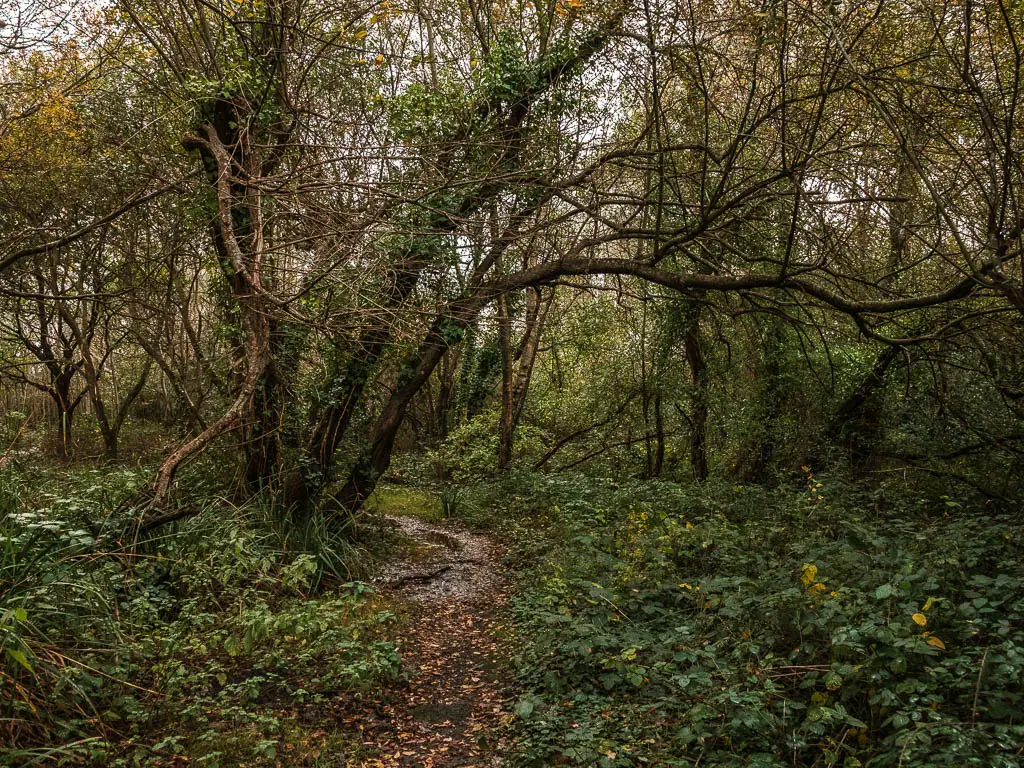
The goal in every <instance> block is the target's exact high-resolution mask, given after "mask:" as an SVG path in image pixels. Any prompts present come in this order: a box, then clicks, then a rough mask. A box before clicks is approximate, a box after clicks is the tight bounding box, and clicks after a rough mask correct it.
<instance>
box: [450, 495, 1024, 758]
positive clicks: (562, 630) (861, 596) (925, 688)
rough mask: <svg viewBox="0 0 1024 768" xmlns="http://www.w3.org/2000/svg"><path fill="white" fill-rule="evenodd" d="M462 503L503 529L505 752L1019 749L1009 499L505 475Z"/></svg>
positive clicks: (973, 754) (1023, 603) (1003, 754)
mask: <svg viewBox="0 0 1024 768" xmlns="http://www.w3.org/2000/svg"><path fill="white" fill-rule="evenodd" d="M466 505H467V506H466V510H467V511H466V514H467V515H468V516H469V517H470V519H474V520H476V521H477V523H478V524H481V525H496V526H498V528H499V529H500V530H502V531H503V532H504V534H505V535H506V536H508V537H509V538H510V540H511V541H512V542H513V550H512V552H513V554H512V562H513V563H514V565H515V568H516V571H517V582H518V584H519V585H520V591H519V593H518V596H517V597H516V600H515V608H516V610H515V613H516V618H517V620H518V632H517V636H516V637H517V642H518V643H521V646H519V647H517V648H516V649H515V651H514V654H515V660H516V664H517V667H518V670H519V674H520V679H521V684H522V686H523V690H524V693H522V695H521V697H520V698H519V699H518V701H517V703H516V706H515V711H516V713H517V715H519V718H520V721H519V725H518V730H519V733H520V741H519V753H518V756H517V759H516V761H515V762H514V764H516V765H528V766H547V765H561V764H564V765H580V766H590V765H598V766H609V767H610V766H635V765H659V766H692V765H707V766H737V767H738V766H764V767H765V768H768V767H769V766H772V767H775V766H778V768H783V766H791V765H808V766H809V765H820V766H845V767H846V768H852V767H853V766H893V765H905V766H922V767H923V766H968V765H975V766H986V768H996V767H997V766H1000V767H1005V768H1009V767H1010V766H1017V765H1019V764H1020V760H1021V754H1022V753H1021V749H1022V744H1024V720H1022V718H1021V713H1022V712H1024V686H1022V683H1024V559H1022V548H1024V538H1022V531H1021V528H1020V525H1019V518H1018V517H1017V516H1016V514H1013V515H1011V514H1008V513H1007V510H1000V509H999V507H993V506H991V505H989V506H985V505H979V506H977V507H972V506H971V505H970V504H964V503H961V502H958V501H955V500H953V499H950V498H949V497H948V496H941V495H940V496H935V495H923V494H922V493H921V492H920V491H917V492H914V491H912V490H911V489H908V488H906V487H904V486H903V484H902V483H900V482H898V481H893V482H892V483H890V484H886V485H883V486H881V487H877V488H864V487H858V486H856V485H851V484H849V483H847V482H844V481H842V480H838V479H836V480H834V481H833V480H831V479H828V480H824V481H818V480H815V479H814V478H813V476H810V479H809V482H808V487H807V488H802V489H801V488H799V487H798V486H791V487H781V488H778V489H774V490H766V489H764V488H753V487H749V486H737V485H733V484H729V483H725V482H714V483H710V484H708V485H706V486H704V487H700V488H695V487H688V488H680V487H679V486H675V485H671V484H668V483H664V482H615V481H609V480H599V479H587V478H579V477H576V478H570V477H545V476H536V475H525V476H518V477H516V478H514V479H510V480H508V481H507V482H505V483H503V484H501V485H499V486H497V487H490V486H488V487H476V488H475V489H473V491H472V492H471V493H470V494H469V496H468V497H467V501H466ZM476 505H478V506H476ZM474 510H475V511H474ZM1013 512H1014V513H1016V510H1013Z"/></svg>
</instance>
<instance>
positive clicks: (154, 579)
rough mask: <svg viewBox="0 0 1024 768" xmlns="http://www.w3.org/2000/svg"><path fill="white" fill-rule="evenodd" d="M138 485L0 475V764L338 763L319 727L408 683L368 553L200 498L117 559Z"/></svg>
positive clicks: (347, 538)
mask: <svg viewBox="0 0 1024 768" xmlns="http://www.w3.org/2000/svg"><path fill="white" fill-rule="evenodd" d="M146 477H148V474H147V473H146V472H144V471H140V470H132V469H110V468H106V469H96V470H88V469H78V470H71V471H60V472H56V471H51V472H49V473H48V474H45V475H42V474H34V473H28V472H24V473H21V474H17V473H13V472H7V473H5V474H4V475H2V477H0V764H6V765H18V766H22V765H33V764H40V765H41V764H46V765H53V764H66V765H81V764H86V765H104V766H107V765H109V766H118V765H125V766H129V765H133V766H134V765H179V764H180V765H184V764H189V765H202V766H234V765H241V764H245V765H253V766H258V765H267V766H271V765H277V764H279V763H280V761H281V759H282V756H284V755H285V754H287V755H290V757H289V760H291V761H293V762H291V763H289V764H304V765H321V764H322V765H327V764H335V762H323V761H322V760H323V759H324V758H323V756H324V755H328V754H332V755H333V758H332V759H333V760H334V761H337V760H338V759H343V757H339V755H344V750H345V748H346V747H345V744H346V738H347V737H346V736H345V734H343V733H338V732H335V731H334V730H333V728H332V727H331V725H330V724H331V723H336V722H338V719H337V718H336V717H333V716H332V715H330V714H329V713H328V714H327V715H324V712H328V710H329V709H330V708H332V707H334V706H336V704H337V702H338V701H339V699H340V698H341V697H343V696H344V695H346V694H348V693H351V692H356V691H361V690H367V689H371V688H374V687H377V686H380V685H381V684H383V683H384V682H386V681H388V680H391V679H394V678H395V677H396V676H397V675H398V674H399V671H400V659H399V656H398V654H397V651H396V646H395V644H394V643H393V642H392V640H391V639H390V636H391V634H392V625H393V623H394V621H395V617H394V615H393V614H392V613H391V612H390V611H389V610H388V609H387V606H385V605H383V603H382V602H381V601H380V600H379V599H378V598H377V597H376V596H375V595H374V594H373V592H372V591H371V590H370V589H368V588H367V587H366V586H365V585H364V584H362V583H361V582H359V581H356V580H355V579H354V578H353V576H358V575H359V571H358V570H353V569H354V568H355V569H357V568H358V566H359V563H360V558H361V557H363V558H364V559H365V558H366V557H367V553H366V552H365V551H364V547H365V543H360V540H359V537H358V535H357V534H356V532H353V531H352V530H343V528H344V526H341V527H339V526H338V525H333V524H330V523H328V522H326V521H322V520H321V521H316V520H304V521H295V520H291V521H287V520H282V519H280V517H279V515H277V514H276V513H275V512H274V511H273V510H270V509H268V508H265V507H264V506H262V505H248V506H243V507H238V506H235V505H233V504H231V503H230V502H228V501H227V500H224V499H217V498H216V497H208V498H207V500H206V501H203V502H201V503H202V505H203V506H202V510H201V511H200V513H199V514H198V515H195V516H193V517H190V518H188V519H186V520H183V521H180V522H177V523H175V524H174V525H172V526H168V527H165V528H162V529H159V530H158V531H157V532H156V533H155V534H154V535H153V536H151V537H150V538H148V539H147V540H145V541H142V542H139V543H138V544H137V545H136V546H135V547H134V548H126V547H124V546H123V544H122V542H120V541H119V540H118V538H117V536H116V535H115V534H116V533H118V532H120V531H122V530H124V528H125V526H126V524H127V522H128V520H127V518H126V517H125V514H127V513H125V512H124V511H120V510H119V508H118V501H119V499H121V498H124V496H125V494H126V493H129V492H130V491H131V490H132V489H133V488H135V487H138V485H139V484H141V483H142V482H144V481H145V478H146ZM185 479H186V480H189V479H190V478H185ZM194 481H195V485H196V486H198V487H199V491H200V492H202V490H203V489H202V487H201V486H202V478H200V477H196V478H194ZM285 532H287V533H285ZM342 564H344V567H342ZM325 722H326V723H327V724H328V725H327V726H325V725H324V723H325Z"/></svg>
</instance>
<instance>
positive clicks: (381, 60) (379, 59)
mask: <svg viewBox="0 0 1024 768" xmlns="http://www.w3.org/2000/svg"><path fill="white" fill-rule="evenodd" d="M375 61H376V62H377V66H378V67H379V66H380V65H381V64H383V63H384V54H383V53H378V54H377V58H376V59H375Z"/></svg>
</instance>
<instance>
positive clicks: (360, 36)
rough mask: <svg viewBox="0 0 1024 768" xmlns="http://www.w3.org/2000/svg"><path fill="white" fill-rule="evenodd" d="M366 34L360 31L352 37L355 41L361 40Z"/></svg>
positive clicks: (363, 30)
mask: <svg viewBox="0 0 1024 768" xmlns="http://www.w3.org/2000/svg"><path fill="white" fill-rule="evenodd" d="M367 34H368V32H367V31H366V30H365V29H360V30H359V31H358V32H356V33H355V35H353V37H355V39H356V40H362V39H363V38H364V37H366V35H367Z"/></svg>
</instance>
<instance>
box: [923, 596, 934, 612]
mask: <svg viewBox="0 0 1024 768" xmlns="http://www.w3.org/2000/svg"><path fill="white" fill-rule="evenodd" d="M933 605H935V598H934V597H929V598H928V599H927V600H926V601H925V604H924V608H922V609H921V610H922V611H927V610H928V609H929V608H931V607H932V606H933Z"/></svg>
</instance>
